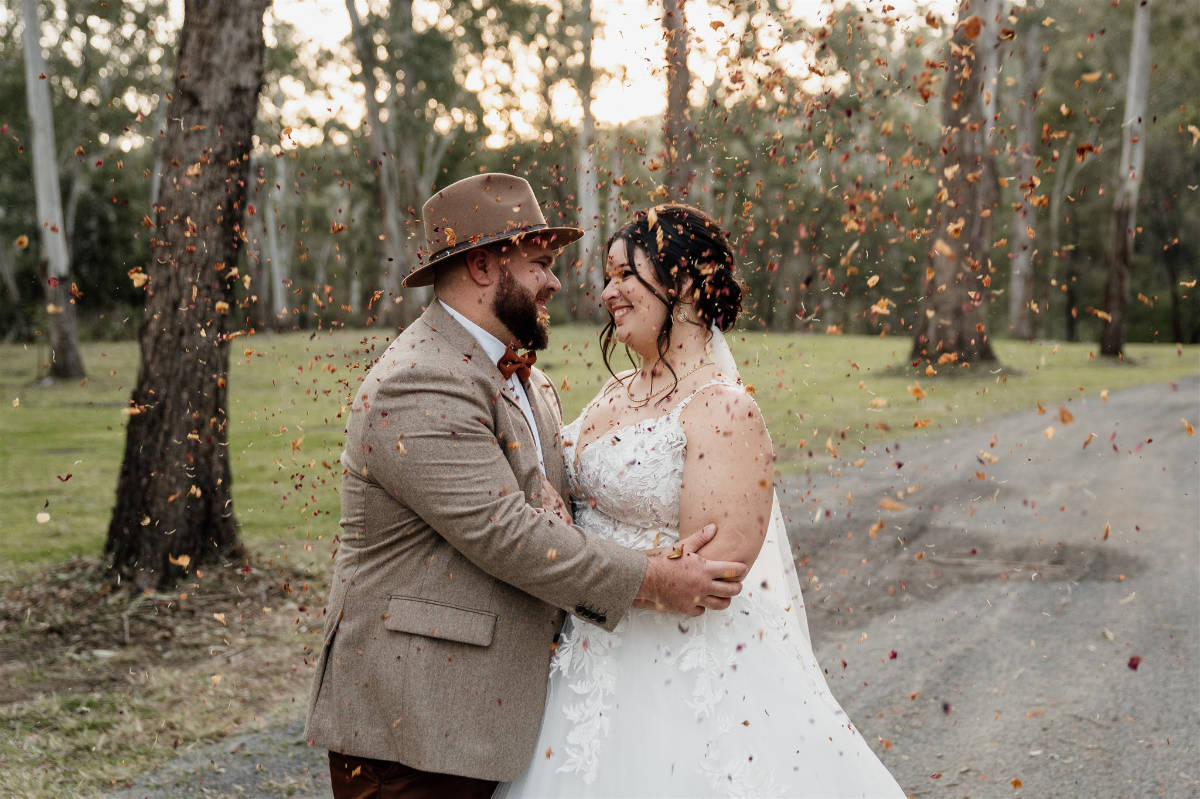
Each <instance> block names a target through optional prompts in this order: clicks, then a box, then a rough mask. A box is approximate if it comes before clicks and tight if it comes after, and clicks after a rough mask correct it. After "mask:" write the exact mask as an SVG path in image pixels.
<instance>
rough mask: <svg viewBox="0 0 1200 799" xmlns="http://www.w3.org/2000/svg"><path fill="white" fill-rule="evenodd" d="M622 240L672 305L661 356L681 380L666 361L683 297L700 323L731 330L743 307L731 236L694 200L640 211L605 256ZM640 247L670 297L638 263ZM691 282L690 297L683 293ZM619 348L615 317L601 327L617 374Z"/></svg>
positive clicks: (631, 260)
mask: <svg viewBox="0 0 1200 799" xmlns="http://www.w3.org/2000/svg"><path fill="white" fill-rule="evenodd" d="M617 242H622V243H623V244H624V245H625V259H626V263H628V264H629V267H630V271H631V272H632V273H633V276H634V277H635V278H637V281H638V282H639V283H641V284H642V285H643V286H645V287H646V290H647V291H649V292H650V293H651V294H652V295H654V297H655V298H656V299H657V300H658V301H659V302H661V303H662V304H663V305H664V306H665V307H666V309H667V318H666V320H665V321H664V322H663V326H662V329H661V330H659V331H658V341H657V344H658V355H659V357H660V358H662V359H663V363H665V364H666V365H667V368H668V369H670V371H671V376H672V377H673V378H675V383H676V385H678V383H679V377H678V375H676V374H675V370H674V369H672V368H671V364H670V362H669V361H667V360H666V354H667V346H668V344H669V343H670V340H671V329H672V327H673V326H674V323H675V309H676V308H677V307H678V306H679V304H680V302H691V304H692V305H693V307H694V308H695V309H696V315H697V316H698V317H699V321H698V322H697V323H696V324H701V325H703V326H704V328H705V329H706V330H707V329H708V328H709V327H712V326H714V325H715V326H716V327H717V329H718V330H722V331H724V330H728V329H729V328H731V327H733V323H734V322H735V321H736V320H737V317H738V313H739V312H740V311H741V309H742V287H741V284H740V283H738V280H737V278H736V277H735V276H734V274H733V270H734V265H735V264H734V258H733V248H732V247H731V246H730V244H729V235H728V234H727V233H726V232H725V231H724V230H722V229H721V226H720V225H718V224H717V223H716V222H715V221H713V220H712V219H711V218H710V217H709V216H708V215H707V214H705V213H704V212H703V211H700V210H698V209H696V208H692V207H691V206H690V205H683V204H681V203H667V204H665V205H656V206H654V207H653V208H650V209H648V210H646V211H638V212H637V213H636V214H634V216H633V219H631V220H630V221H629V222H627V223H626V224H625V225H624V226H623V227H622V228H620V229H619V230H618V231H617V232H616V233H614V234H613V235H612V237H611V238H610V239H609V240H608V242H607V243H606V244H605V246H604V253H605V257H607V254H608V253H609V252H610V251H611V250H612V247H613V244H615V243H617ZM636 250H641V251H642V252H643V253H645V254H646V258H647V259H648V260H649V261H650V265H651V266H652V267H653V269H654V277H655V279H656V280H658V283H659V284H660V285H662V286H665V287H666V288H667V296H665V297H664V296H663V295H662V293H661V292H659V291H658V290H656V289H655V288H654V287H653V286H651V285H650V283H649V282H648V281H647V280H646V279H645V278H643V277H642V275H641V274H640V273H639V272H638V271H637V270H636V269H635V268H634V263H635V261H634V252H635V251H636ZM689 285H690V291H689V294H690V296H688V297H683V296H682V294H683V292H684V290H685V288H686V287H688V286H689ZM615 348H616V323H615V321H614V320H613V319H612V317H611V316H610V317H609V319H608V324H606V325H605V326H604V329H603V330H601V331H600V350H601V354H602V356H603V358H604V365H605V367H607V368H608V371H609V373H610V374H612V375H613V376H614V377H615V376H616V373H615V372H614V371H613V368H612V365H611V363H610V362H609V358H610V356H611V355H612V351H613V350H614V349H615ZM627 353H628V351H627ZM630 360H632V358H630ZM672 390H674V389H672ZM669 393H670V392H668V394H669Z"/></svg>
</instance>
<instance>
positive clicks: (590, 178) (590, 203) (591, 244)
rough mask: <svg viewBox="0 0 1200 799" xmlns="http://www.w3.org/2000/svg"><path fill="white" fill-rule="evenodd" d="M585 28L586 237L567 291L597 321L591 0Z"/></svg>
mask: <svg viewBox="0 0 1200 799" xmlns="http://www.w3.org/2000/svg"><path fill="white" fill-rule="evenodd" d="M580 18H581V20H582V23H583V24H582V28H583V66H582V67H581V68H580V70H579V96H580V100H581V101H582V102H583V124H582V125H581V126H580V128H579V139H578V142H579V153H578V158H577V159H576V162H575V163H576V164H577V167H576V168H577V169H578V170H579V173H578V175H579V226H580V227H581V228H583V238H582V239H580V240H579V270H578V271H577V272H576V274H575V277H574V278H573V279H572V283H573V284H574V286H572V288H573V289H575V296H574V297H571V296H569V295H568V300H569V301H570V304H571V305H572V306H574V307H572V308H570V309H569V313H570V315H571V318H572V319H587V320H590V321H593V322H597V321H599V320H600V319H601V317H602V315H603V309H601V307H600V292H602V291H603V290H604V253H603V252H601V249H602V247H603V242H602V241H601V240H600V234H601V231H602V229H603V221H604V220H603V219H601V217H600V176H599V174H598V173H597V169H596V164H597V159H596V120H595V118H594V117H593V116H592V81H593V73H592V37H593V35H594V27H593V24H592V3H591V0H583V7H582V10H581V11H580Z"/></svg>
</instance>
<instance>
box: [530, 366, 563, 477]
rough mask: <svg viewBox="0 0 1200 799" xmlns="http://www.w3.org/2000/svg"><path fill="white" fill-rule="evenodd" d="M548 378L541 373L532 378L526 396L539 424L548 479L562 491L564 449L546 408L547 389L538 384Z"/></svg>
mask: <svg viewBox="0 0 1200 799" xmlns="http://www.w3.org/2000/svg"><path fill="white" fill-rule="evenodd" d="M546 379H547V378H546V377H545V376H543V375H542V374H541V373H538V374H537V375H536V376H534V377H531V378H530V380H529V382H528V383H526V384H525V395H526V396H527V397H529V404H530V406H531V407H532V408H533V419H534V421H535V422H537V427H538V439H539V440H540V441H541V442H542V462H543V463H545V464H546V479H548V480H549V481H550V482H551V484H553V485H555V486H557V487H558V488H559V489H560V490H561V489H562V488H563V485H564V483H563V479H564V477H565V475H564V474H563V462H562V447H561V446H558V445H557V443H556V442H557V441H558V436H559V431H558V428H557V427H556V426H555V424H554V416H553V414H551V412H550V409H549V408H547V407H546V395H545V389H543V388H542V387H541V386H540V385H537V383H538V382H540V381H543V380H546Z"/></svg>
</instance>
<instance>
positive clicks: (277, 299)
mask: <svg viewBox="0 0 1200 799" xmlns="http://www.w3.org/2000/svg"><path fill="white" fill-rule="evenodd" d="M271 160H272V162H273V163H274V165H275V166H274V181H273V182H272V183H271V190H270V192H269V193H268V196H267V202H266V208H265V209H264V211H265V212H264V214H263V223H264V227H265V228H266V234H267V239H266V245H267V246H266V252H267V265H268V266H269V267H270V275H271V316H272V318H273V319H274V321H273V322H272V323H271V326H272V327H274V328H275V329H276V330H286V329H288V328H289V327H291V324H290V320H289V319H288V307H287V301H288V295H289V294H290V289H289V287H290V286H291V284H292V235H291V233H290V232H288V231H287V229H286V227H283V225H284V224H285V223H283V222H282V221H281V220H283V219H287V218H288V215H287V204H288V202H289V199H288V198H289V197H290V192H288V183H289V182H290V178H289V171H288V163H287V160H288V156H287V153H282V154H280V155H277V156H275V157H274V158H272V159H271Z"/></svg>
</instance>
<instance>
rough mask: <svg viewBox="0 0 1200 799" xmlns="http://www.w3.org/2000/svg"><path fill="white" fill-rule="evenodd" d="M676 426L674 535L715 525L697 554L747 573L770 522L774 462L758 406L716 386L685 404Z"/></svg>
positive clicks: (737, 392) (733, 390) (739, 393)
mask: <svg viewBox="0 0 1200 799" xmlns="http://www.w3.org/2000/svg"><path fill="white" fill-rule="evenodd" d="M679 421H680V424H681V425H682V427H683V431H684V433H686V434H687V456H686V459H685V461H684V466H683V489H682V492H681V493H680V496H679V529H680V530H698V529H700V528H701V527H702V526H704V525H706V524H709V523H715V524H716V525H717V535H716V537H715V538H713V540H712V541H710V542H709V543H708V544H707V545H706V546H705V547H704V548H703V549H701V550H700V554H702V555H703V556H704V557H706V558H709V559H716V560H730V561H738V562H741V563H745V564H746V566H747V567H749V566H750V565H751V564H752V563H754V559H755V558H756V557H758V550H759V548H761V547H762V542H763V537H764V536H765V535H766V532H767V526H768V524H769V523H770V520H771V497H772V488H773V487H772V482H771V481H772V479H773V477H774V461H775V454H774V450H773V449H772V447H771V438H770V436H769V435H768V434H767V426H766V424H765V423H764V422H763V418H762V414H761V413H760V412H759V410H758V405H757V404H755V402H754V400H753V399H752V398H751V397H750V396H749V395H748V394H746V393H745V392H744V391H742V390H741V389H737V388H733V387H730V386H718V387H716V388H715V389H713V390H706V391H703V392H702V393H700V394H699V395H698V396H696V397H695V398H694V399H693V400H692V401H691V402H690V403H688V406H687V407H686V408H684V409H683V413H682V414H681V416H680V420H679Z"/></svg>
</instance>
